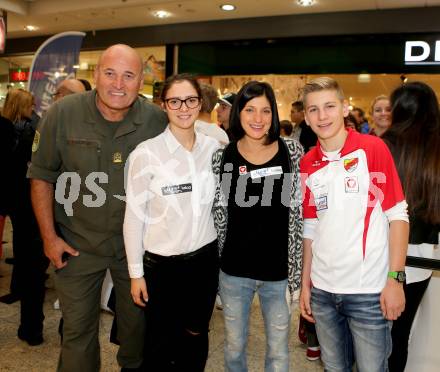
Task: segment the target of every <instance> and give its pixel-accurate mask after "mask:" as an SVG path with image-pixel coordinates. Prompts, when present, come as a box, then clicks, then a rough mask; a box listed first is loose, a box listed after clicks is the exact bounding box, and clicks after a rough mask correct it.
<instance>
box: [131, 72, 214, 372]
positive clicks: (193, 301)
mask: <svg viewBox="0 0 440 372" xmlns="http://www.w3.org/2000/svg"><path fill="white" fill-rule="evenodd" d="M201 97H202V91H201V88H200V86H199V84H198V82H197V80H196V79H195V78H194V77H192V76H191V75H188V74H180V75H175V76H172V77H170V78H168V79H167V80H166V81H165V84H164V87H163V91H162V94H161V98H162V102H163V103H162V107H163V109H164V110H165V112H166V113H167V115H168V120H169V124H168V128H167V129H166V130H165V132H163V133H162V134H161V135H159V136H157V137H156V138H153V139H150V140H148V141H145V142H143V143H141V144H140V145H139V146H138V147H137V148H136V150H135V151H133V153H132V155H131V156H130V159H129V171H128V182H127V208H126V212H125V220H124V240H125V249H126V252H127V260H128V269H129V272H130V277H131V294H132V296H133V301H134V302H135V303H136V304H137V305H139V306H141V307H144V308H145V318H146V325H147V328H146V343H145V353H144V361H145V366H144V368H145V370H147V371H191V372H202V371H203V370H204V368H205V363H206V359H207V357H208V330H209V321H210V319H211V315H212V311H213V308H214V302H215V297H216V293H217V287H218V251H217V241H216V231H215V228H214V222H213V218H212V214H211V210H212V202H213V198H214V191H215V180H214V176H213V174H212V171H211V158H212V154H213V152H214V151H215V150H216V149H217V148H218V147H219V146H220V144H219V142H218V141H217V140H215V139H213V138H210V137H208V136H205V135H204V134H202V133H198V132H195V131H194V123H195V121H196V119H197V117H198V115H199V111H200V107H201V105H202V99H201ZM142 195H146V197H145V198H143V199H142V200H141V199H140V198H141V197H142ZM182 304H184V306H183V307H182V306H181V305H182ZM176 308H179V310H178V311H176Z"/></svg>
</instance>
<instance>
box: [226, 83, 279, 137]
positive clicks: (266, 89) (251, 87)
mask: <svg viewBox="0 0 440 372" xmlns="http://www.w3.org/2000/svg"><path fill="white" fill-rule="evenodd" d="M261 96H265V97H266V98H267V100H268V101H269V104H270V109H271V111H272V123H271V125H270V129H269V132H268V134H267V141H266V144H271V143H272V142H274V141H276V140H277V139H278V138H279V136H280V120H279V118H278V107H277V102H276V99H275V93H274V92H273V89H272V87H271V86H270V85H269V84H268V83H265V82H262V81H249V82H248V83H246V84H245V85H243V86H242V87H241V89H240V91H239V92H238V93H237V97H236V98H235V100H234V104H233V105H232V108H231V115H230V117H229V128H230V131H231V134H232V136H233V138H234V139H235V140H237V141H238V140H239V139H241V138H242V137H243V136H244V134H245V133H244V130H243V127H242V126H241V121H240V112H241V110H243V108H244V106H245V105H246V103H248V102H249V101H250V100H251V99H253V98H256V97H261Z"/></svg>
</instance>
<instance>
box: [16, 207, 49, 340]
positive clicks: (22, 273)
mask: <svg viewBox="0 0 440 372" xmlns="http://www.w3.org/2000/svg"><path fill="white" fill-rule="evenodd" d="M9 217H10V219H11V223H12V247H13V252H14V258H15V264H14V268H13V273H12V283H11V290H13V292H14V293H17V294H18V295H19V296H20V302H21V304H20V315H21V317H20V327H21V329H22V331H23V332H24V333H25V334H31V335H34V334H39V333H42V331H43V320H44V314H43V303H44V295H45V287H44V282H45V280H46V276H45V274H46V270H47V267H48V266H49V260H48V259H47V258H46V256H45V255H44V250H43V243H42V241H41V238H40V234H39V230H38V225H37V222H36V219H35V216H34V214H33V211H32V209H31V206H30V203H29V205H21V206H16V207H14V208H13V209H12V210H11V213H10V214H9ZM12 287H13V288H12Z"/></svg>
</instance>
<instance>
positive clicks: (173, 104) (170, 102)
mask: <svg viewBox="0 0 440 372" xmlns="http://www.w3.org/2000/svg"><path fill="white" fill-rule="evenodd" d="M165 102H166V104H167V106H168V108H169V109H170V110H179V109H180V108H181V107H182V105H183V104H184V103H185V105H186V107H188V108H189V109H193V108H196V107H197V106H198V105H199V104H200V97H188V98H185V99H180V98H168V99H166V100H165Z"/></svg>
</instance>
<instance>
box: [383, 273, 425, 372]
mask: <svg viewBox="0 0 440 372" xmlns="http://www.w3.org/2000/svg"><path fill="white" fill-rule="evenodd" d="M430 280H431V278H430V277H429V278H428V279H426V280H423V281H421V282H415V283H411V284H407V285H405V287H404V290H405V299H406V304H405V310H404V312H403V313H402V315H400V317H399V318H398V319H397V320H395V321H394V322H393V328H392V329H391V338H392V340H393V350H392V352H391V355H390V357H389V359H388V368H389V371H390V372H403V371H404V370H405V366H406V361H407V359H408V341H409V334H410V332H411V327H412V324H413V321H414V317H415V316H416V313H417V309H418V308H419V305H420V302H421V301H422V298H423V295H424V294H425V291H426V288H428V284H429V281H430Z"/></svg>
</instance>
